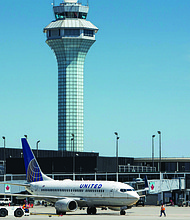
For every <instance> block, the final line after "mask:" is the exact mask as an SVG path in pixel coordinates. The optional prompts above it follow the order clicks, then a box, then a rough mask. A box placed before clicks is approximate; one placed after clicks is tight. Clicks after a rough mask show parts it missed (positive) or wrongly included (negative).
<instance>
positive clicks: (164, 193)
mask: <svg viewBox="0 0 190 220" xmlns="http://www.w3.org/2000/svg"><path fill="white" fill-rule="evenodd" d="M33 152H34V154H35V156H36V157H37V160H38V163H39V165H40V167H41V169H42V171H43V172H44V173H45V174H47V175H48V176H50V177H52V178H53V179H56V180H64V179H73V165H74V166H75V167H74V171H75V180H82V179H83V180H110V181H116V176H117V173H116V170H117V167H116V164H117V158H116V157H102V156H100V155H99V153H91V152H74V153H73V152H70V151H65V152H62V154H61V155H60V151H54V150H50V151H49V150H38V152H37V150H33ZM3 155H4V148H0V164H1V166H0V181H11V182H18V181H20V182H22V183H24V182H25V181H26V180H25V179H26V175H25V168H24V159H23V155H22V150H21V149H15V148H6V149H5V156H6V162H5V163H4V157H3ZM37 155H38V156H37ZM73 161H74V163H73ZM158 163H159V159H158V158H155V159H154V165H155V167H152V158H129V157H119V158H118V171H119V172H118V176H119V178H118V179H119V181H120V182H127V183H129V184H130V185H132V186H133V187H134V188H136V189H141V188H143V186H144V185H143V181H140V182H138V181H136V180H139V179H140V180H143V179H144V177H145V175H147V178H148V182H149V194H148V196H146V204H154V205H156V204H158V203H160V201H164V202H166V203H168V202H169V201H170V200H171V198H172V200H173V201H174V202H175V204H177V203H178V202H179V200H180V199H181V200H182V199H183V200H185V201H189V200H190V196H189V191H190V158H162V163H161V167H162V170H161V172H159V171H158ZM4 164H6V169H3V165H4ZM5 173H6V176H5V175H4V174H5ZM24 190H25V189H24V188H23V187H16V186H12V190H11V192H12V193H19V192H20V191H24ZM0 191H1V192H3V191H4V188H3V185H0Z"/></svg>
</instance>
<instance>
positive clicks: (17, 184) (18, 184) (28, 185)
mask: <svg viewBox="0 0 190 220" xmlns="http://www.w3.org/2000/svg"><path fill="white" fill-rule="evenodd" d="M0 184H9V185H13V186H23V187H26V186H27V187H30V184H27V183H25V184H21V183H8V182H0Z"/></svg>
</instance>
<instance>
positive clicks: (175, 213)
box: [1, 206, 190, 220]
mask: <svg viewBox="0 0 190 220" xmlns="http://www.w3.org/2000/svg"><path fill="white" fill-rule="evenodd" d="M166 214H167V216H166V217H164V216H162V218H167V219H174V220H177V219H179V220H183V219H190V207H177V206H176V207H175V206H172V207H171V206H166ZM159 215H160V207H159V206H145V207H133V208H132V209H129V210H127V213H126V215H125V216H123V215H120V214H119V212H117V211H116V212H115V211H111V210H109V209H108V210H101V209H97V214H96V215H87V214H86V209H85V210H77V211H76V212H67V214H66V215H63V216H58V215H56V214H55V208H54V207H50V206H48V207H44V206H35V207H34V208H30V216H23V217H22V218H16V217H14V216H6V217H4V218H1V219H23V220H27V219H30V220H31V219H49V218H50V219H52V218H53V219H70V220H73V219H76V220H83V219H86V220H94V219H103V220H115V219H138V220H140V219H142V220H147V219H151V220H152V219H158V218H159V219H161V218H160V216H159Z"/></svg>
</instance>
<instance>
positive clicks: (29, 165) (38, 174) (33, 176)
mask: <svg viewBox="0 0 190 220" xmlns="http://www.w3.org/2000/svg"><path fill="white" fill-rule="evenodd" d="M21 142H22V149H23V155H24V164H25V170H26V179H27V182H38V181H44V180H52V179H51V178H50V177H48V176H46V175H45V174H43V172H42V171H41V169H40V166H39V165H38V162H37V160H36V158H35V156H34V154H33V152H32V150H31V148H30V146H29V144H28V141H27V140H26V138H21Z"/></svg>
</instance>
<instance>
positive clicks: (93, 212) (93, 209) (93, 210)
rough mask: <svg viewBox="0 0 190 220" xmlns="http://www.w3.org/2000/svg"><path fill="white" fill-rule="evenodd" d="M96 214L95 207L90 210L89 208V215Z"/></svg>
mask: <svg viewBox="0 0 190 220" xmlns="http://www.w3.org/2000/svg"><path fill="white" fill-rule="evenodd" d="M96 212H97V209H96V207H92V208H91V213H92V214H93V215H96Z"/></svg>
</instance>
